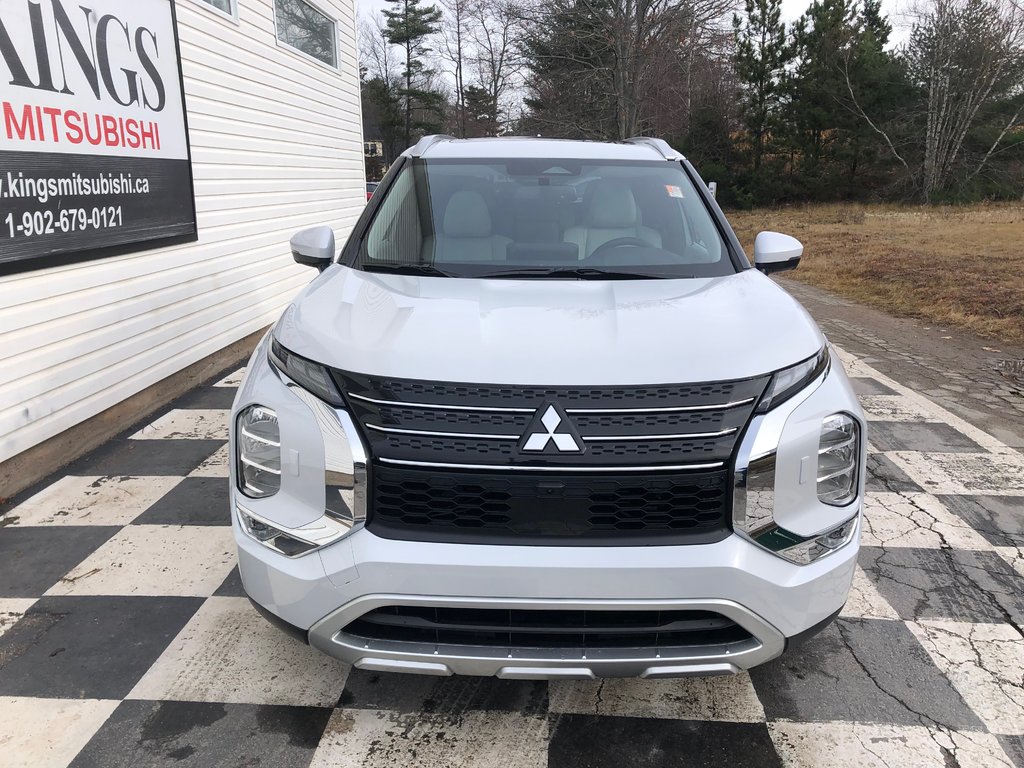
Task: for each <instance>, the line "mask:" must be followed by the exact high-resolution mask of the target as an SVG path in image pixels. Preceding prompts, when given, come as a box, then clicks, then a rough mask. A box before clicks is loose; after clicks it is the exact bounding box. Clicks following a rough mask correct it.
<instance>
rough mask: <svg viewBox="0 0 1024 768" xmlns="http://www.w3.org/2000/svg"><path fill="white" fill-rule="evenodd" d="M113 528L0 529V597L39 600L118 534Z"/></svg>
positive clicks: (69, 526)
mask: <svg viewBox="0 0 1024 768" xmlns="http://www.w3.org/2000/svg"><path fill="white" fill-rule="evenodd" d="M119 530H120V528H118V527H116V526H105V525H103V526H100V525H73V526H72V525H67V526H65V525H51V526H39V527H25V528H14V527H8V528H0V597H39V596H41V595H42V594H43V593H44V592H46V591H47V590H48V589H49V588H50V587H52V586H53V585H54V584H56V583H57V582H58V581H59V580H60V579H61V577H63V576H64V575H65V574H66V573H68V571H70V570H71V569H72V568H74V567H75V566H76V565H78V564H79V563H80V562H82V561H83V560H85V558H87V557H88V556H89V555H91V554H92V553H93V552H95V551H96V550H97V549H98V548H99V547H100V546H101V545H102V544H103V543H104V542H106V541H107V539H109V538H110V537H111V536H113V535H114V534H115V533H117V532H118V531H119Z"/></svg>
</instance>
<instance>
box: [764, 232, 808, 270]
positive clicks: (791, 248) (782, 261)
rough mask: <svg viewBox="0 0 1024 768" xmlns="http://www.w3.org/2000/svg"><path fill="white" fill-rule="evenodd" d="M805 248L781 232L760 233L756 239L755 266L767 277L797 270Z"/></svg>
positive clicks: (793, 238)
mask: <svg viewBox="0 0 1024 768" xmlns="http://www.w3.org/2000/svg"><path fill="white" fill-rule="evenodd" d="M803 252H804V246H803V244H802V243H801V242H800V241H799V240H797V239H796V238H795V237H790V236H789V235H784V234H782V233H781V232H760V233H758V235H757V237H756V238H755V239H754V266H755V267H757V268H758V269H759V270H761V271H762V272H764V273H765V274H766V275H768V274H771V273H772V272H784V271H786V270H787V269H796V267H797V265H798V264H799V263H800V257H801V256H802V255H803Z"/></svg>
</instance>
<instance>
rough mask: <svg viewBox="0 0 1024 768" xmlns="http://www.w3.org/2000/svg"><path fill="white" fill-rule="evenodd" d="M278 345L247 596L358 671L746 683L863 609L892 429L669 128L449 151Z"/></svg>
mask: <svg viewBox="0 0 1024 768" xmlns="http://www.w3.org/2000/svg"><path fill="white" fill-rule="evenodd" d="M292 249H293V252H294V256H295V258H296V260H298V261H299V262H300V263H303V264H310V265H312V266H316V267H318V268H319V269H320V272H321V274H320V275H319V277H317V278H316V279H315V280H313V282H312V283H311V284H310V285H309V286H308V287H307V288H306V289H305V290H303V291H302V292H301V293H300V294H299V296H298V297H297V298H296V299H295V301H294V302H293V303H292V304H291V306H289V307H288V309H287V310H286V311H285V312H284V314H283V315H282V317H281V319H280V320H279V321H278V322H277V324H276V325H275V326H274V328H273V329H272V331H271V332H270V333H269V334H267V336H266V337H265V338H264V339H263V341H262V342H261V343H260V344H259V346H258V347H257V349H256V351H255V353H254V354H253V356H252V360H251V361H250V363H249V368H248V372H247V373H246V377H245V381H244V382H243V384H242V386H241V387H240V389H239V391H238V396H237V398H236V400H235V404H234V408H233V410H232V418H231V423H232V431H231V451H232V456H233V458H234V460H233V466H232V475H231V507H232V515H233V519H234V530H235V537H236V539H237V542H238V557H239V565H240V569H241V575H242V581H243V583H244V585H245V589H246V591H247V593H248V594H249V596H250V597H251V599H252V600H253V602H254V604H255V605H256V607H257V609H258V610H260V611H261V612H262V613H263V614H264V615H265V616H266V617H267V618H268V619H270V620H271V621H273V622H274V623H276V624H278V625H279V626H281V627H282V628H284V629H286V630H289V631H291V632H293V633H294V634H296V635H298V636H299V637H301V638H302V639H303V640H306V641H308V642H309V643H311V644H312V645H314V646H315V647H317V648H319V649H320V650H322V651H324V652H326V653H329V654H331V655H333V656H337V657H339V658H341V659H344V660H346V661H348V662H351V663H352V664H354V665H355V666H356V667H359V668H361V669H370V670H385V671H395V672H418V673H423V674H433V675H450V674H470V675H497V676H498V677H504V678H592V677H609V676H640V677H671V676H680V675H716V674H727V673H731V672H736V671H737V670H740V669H746V668H749V667H751V666H753V665H755V664H759V663H761V662H764V661H767V660H769V659H771V658H774V657H776V656H778V655H779V654H780V653H782V652H783V651H784V650H785V649H786V647H787V646H788V645H790V644H792V643H793V642H794V641H796V640H799V639H802V638H804V637H807V636H808V635H811V634H813V633H815V632H816V631H818V630H820V629H821V628H823V627H824V626H825V625H827V624H828V622H829V621H831V620H832V619H833V618H834V617H835V616H836V614H837V613H838V612H839V610H840V609H841V608H842V606H843V603H844V602H845V601H846V597H847V594H848V592H849V589H850V583H851V580H852V577H853V572H854V565H855V562H856V559H857V546H858V544H857V541H858V536H859V528H860V526H859V521H860V514H861V507H862V502H863V498H864V456H865V433H864V429H865V424H864V419H863V415H862V412H861V409H860V408H859V406H858V404H857V400H856V398H855V396H854V394H853V392H852V391H851V389H850V386H849V383H848V381H847V378H846V376H845V374H844V373H843V370H842V367H841V365H840V363H839V361H838V360H837V359H836V357H835V355H834V354H832V353H831V351H830V348H829V346H828V344H827V342H826V340H825V338H824V337H823V336H822V334H821V332H820V331H819V330H818V327H817V326H816V325H815V323H814V322H813V321H812V320H811V318H810V317H809V316H808V315H807V313H806V312H805V311H804V310H803V309H802V308H801V307H800V305H799V304H797V303H796V301H794V300H793V299H792V298H791V297H790V296H789V295H788V294H786V293H785V292H784V291H783V290H782V289H781V288H779V287H778V286H777V285H776V284H774V283H773V282H772V281H771V280H769V279H768V278H767V277H765V275H764V274H762V273H766V272H771V271H775V270H781V269H789V268H792V267H795V266H796V264H797V262H798V260H799V257H800V254H801V252H802V246H801V245H800V243H799V242H797V241H796V240H794V239H793V238H790V237H787V236H785V235H780V234H777V233H770V232H763V233H761V234H760V235H759V236H758V238H757V242H756V244H755V247H754V261H755V266H756V269H755V268H752V267H751V265H750V263H749V262H748V261H747V258H746V256H745V255H744V253H743V251H742V249H741V247H740V245H739V243H738V241H737V240H736V237H735V235H734V234H733V232H732V230H731V229H730V227H729V225H728V223H727V222H726V220H725V218H724V216H723V215H722V212H721V210H720V209H719V208H718V206H717V205H716V203H715V201H714V199H713V198H712V196H711V195H710V194H709V192H708V190H707V187H706V186H705V185H704V184H703V182H701V180H700V178H699V177H698V175H697V173H696V171H695V170H694V169H693V167H692V166H691V165H690V164H689V163H688V162H687V161H686V159H685V158H684V157H682V156H681V155H680V154H679V153H677V152H675V151H674V150H672V149H671V148H670V147H669V146H668V145H667V144H665V143H664V142H663V141H660V140H656V139H645V138H638V139H634V140H631V141H627V142H622V143H614V144H604V143H592V142H579V141H559V140H550V139H511V138H503V139H476V140H455V139H451V138H450V137H444V136H432V137H428V138H425V139H423V140H422V141H420V142H419V143H418V144H417V145H416V146H415V147H413V148H412V149H410V150H408V151H406V152H405V153H404V155H403V156H402V157H401V158H400V159H399V161H398V162H396V163H395V164H394V166H393V167H392V168H391V170H390V172H389V173H388V175H387V177H386V178H385V179H384V181H383V182H382V183H381V185H380V188H379V189H378V190H377V192H376V193H375V194H374V195H373V198H372V199H371V200H370V202H369V203H368V205H367V207H366V210H365V212H364V213H363V215H362V216H361V218H360V219H359V221H358V223H357V224H356V226H355V228H354V230H353V231H352V234H351V236H350V237H349V239H348V242H347V243H346V245H345V246H344V248H342V250H341V252H340V254H338V253H337V252H336V249H335V247H334V235H333V233H332V231H331V230H330V228H327V227H318V228H314V229H311V230H305V231H303V232H300V233H298V234H297V235H296V236H295V237H294V238H293V240H292Z"/></svg>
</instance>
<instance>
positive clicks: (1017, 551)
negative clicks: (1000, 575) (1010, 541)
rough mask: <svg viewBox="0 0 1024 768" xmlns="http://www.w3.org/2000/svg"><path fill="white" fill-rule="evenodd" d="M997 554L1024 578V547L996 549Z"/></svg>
mask: <svg viewBox="0 0 1024 768" xmlns="http://www.w3.org/2000/svg"><path fill="white" fill-rule="evenodd" d="M996 553H997V554H998V555H999V556H1000V557H1001V558H1003V560H1005V561H1006V562H1008V563H1009V564H1010V566H1011V567H1012V568H1013V569H1014V570H1016V571H1017V573H1019V574H1020V575H1021V578H1024V547H996Z"/></svg>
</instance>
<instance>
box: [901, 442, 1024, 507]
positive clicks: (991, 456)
mask: <svg viewBox="0 0 1024 768" xmlns="http://www.w3.org/2000/svg"><path fill="white" fill-rule="evenodd" d="M885 455H886V456H888V457H889V458H890V459H892V461H893V463H894V464H896V466H898V467H899V468H900V469H902V470H903V471H904V472H906V474H907V476H908V477H910V479H911V480H913V481H915V482H916V483H917V484H918V485H920V486H921V487H922V488H924V489H925V490H926V491H928V492H929V493H934V494H954V495H971V494H981V495H986V496H1024V455H1022V454H1020V453H1018V452H1017V451H1013V450H1010V449H1007V452H1006V453H922V452H920V451H889V452H887V453H886V454H885Z"/></svg>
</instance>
